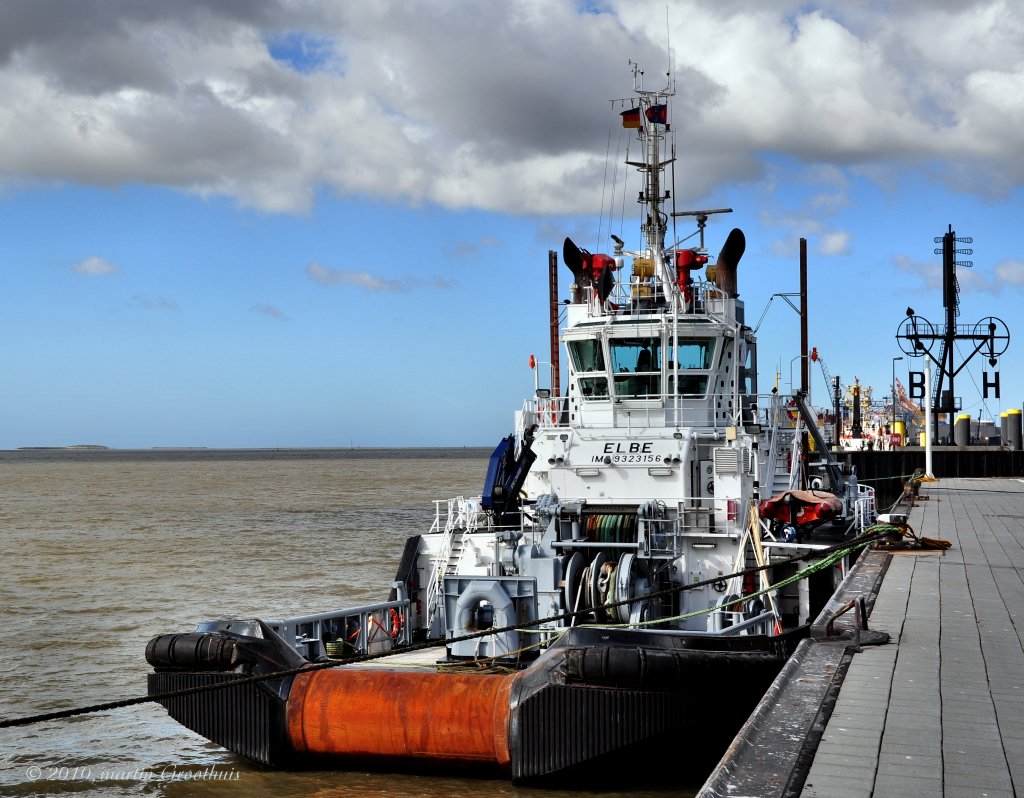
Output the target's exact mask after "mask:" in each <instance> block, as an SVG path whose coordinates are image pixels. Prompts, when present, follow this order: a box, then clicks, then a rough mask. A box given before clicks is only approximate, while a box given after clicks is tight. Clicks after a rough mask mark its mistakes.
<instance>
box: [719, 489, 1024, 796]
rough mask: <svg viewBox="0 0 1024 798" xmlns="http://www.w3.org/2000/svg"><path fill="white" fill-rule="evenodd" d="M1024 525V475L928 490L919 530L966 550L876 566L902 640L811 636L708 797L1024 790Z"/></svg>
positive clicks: (882, 603)
mask: <svg viewBox="0 0 1024 798" xmlns="http://www.w3.org/2000/svg"><path fill="white" fill-rule="evenodd" d="M1022 519H1024V480H1019V479H943V480H941V481H939V482H935V483H926V484H924V485H922V486H921V499H920V500H919V501H918V502H917V503H916V504H915V506H914V508H913V510H912V511H911V513H910V517H909V523H910V526H911V527H912V528H913V529H914V530H915V531H916V532H917V533H918V534H919V535H922V536H925V537H930V538H941V539H944V540H948V541H950V542H951V543H952V547H951V548H949V549H948V550H946V551H944V552H935V551H931V552H929V551H916V552H900V553H894V554H892V555H888V554H883V553H881V552H872V553H871V554H869V555H866V556H865V557H864V558H862V561H867V563H866V564H868V565H870V564H871V562H872V561H873V562H874V563H875V564H876V565H877V564H878V563H882V566H881V568H879V569H878V571H879V576H878V579H877V583H873V584H868V585H867V588H866V589H868V590H869V591H870V592H871V596H870V597H869V602H868V606H869V613H870V616H869V620H870V627H871V629H872V630H877V631H883V632H887V633H888V634H889V635H890V641H889V642H888V643H887V644H884V645H863V646H861V649H860V651H856V650H855V649H854V648H851V647H850V646H849V645H848V644H844V643H837V642H829V641H828V640H827V639H824V640H823V639H819V640H817V641H814V640H812V641H807V642H808V648H807V649H806V650H805V651H803V652H801V651H800V650H798V651H797V654H796V655H794V659H793V660H791V661H790V663H788V664H787V667H786V668H785V669H784V670H783V672H782V674H780V677H779V679H778V680H776V683H775V684H774V685H773V686H772V689H771V690H770V691H769V693H768V694H767V695H766V697H765V699H764V700H763V701H762V703H761V705H760V706H759V707H758V709H757V711H756V712H755V714H754V716H752V717H751V720H750V721H748V723H747V724H746V725H745V726H744V728H743V730H742V731H741V732H740V735H739V736H738V737H737V739H736V741H735V742H734V743H733V745H732V746H731V748H730V750H729V751H728V752H727V754H726V756H725V758H724V759H723V760H722V762H721V763H720V764H719V766H718V768H717V769H716V770H715V772H714V773H713V774H712V775H711V777H710V778H709V779H708V781H707V782H706V783H705V785H704V787H703V788H702V790H701V792H700V793H699V795H700V796H702V798H711V796H716V797H717V796H725V795H730V796H750V795H757V796H761V797H762V798H767V797H768V796H806V797H807V798H825V797H826V796H827V798H869V796H878V798H882V797H883V796H884V798H903V797H904V796H928V797H929V798H931V797H932V796H945V797H946V798H953V796H987V797H988V798H1002V797H1003V796H1017V795H1024V645H1022V640H1024V637H1022V635H1024V628H1021V626H1018V625H1017V621H1018V620H1021V619H1022V618H1024V523H1022ZM854 570H855V571H856V570H857V569H854Z"/></svg>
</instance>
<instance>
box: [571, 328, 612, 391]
mask: <svg viewBox="0 0 1024 798" xmlns="http://www.w3.org/2000/svg"><path fill="white" fill-rule="evenodd" d="M569 355H570V357H572V365H573V370H574V371H576V372H577V374H578V376H577V382H578V384H579V387H580V394H581V395H582V396H583V398H584V399H601V398H607V397H608V377H607V373H608V372H607V367H606V366H605V363H604V346H603V345H602V342H601V339H600V338H586V339H584V340H582V341H569ZM580 372H582V373H580ZM588 372H589V373H588ZM593 372H599V373H593Z"/></svg>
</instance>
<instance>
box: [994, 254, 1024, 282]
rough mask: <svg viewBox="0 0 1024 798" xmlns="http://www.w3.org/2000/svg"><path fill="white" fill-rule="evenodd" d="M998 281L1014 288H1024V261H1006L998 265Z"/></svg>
mask: <svg viewBox="0 0 1024 798" xmlns="http://www.w3.org/2000/svg"><path fill="white" fill-rule="evenodd" d="M996 279H998V280H999V281H1000V282H1003V283H1006V284H1008V285H1012V286H1024V261H1020V260H1004V261H1001V262H1000V263H997V264H996Z"/></svg>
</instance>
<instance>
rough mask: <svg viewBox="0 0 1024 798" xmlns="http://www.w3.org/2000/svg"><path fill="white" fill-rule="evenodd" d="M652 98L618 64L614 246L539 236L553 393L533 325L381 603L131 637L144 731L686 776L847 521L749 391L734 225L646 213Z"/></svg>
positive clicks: (663, 140)
mask: <svg viewBox="0 0 1024 798" xmlns="http://www.w3.org/2000/svg"><path fill="white" fill-rule="evenodd" d="M672 96H673V91H672V87H671V84H670V85H669V86H667V87H666V88H664V89H661V90H657V91H648V90H645V89H644V88H643V75H642V73H641V72H640V71H639V70H638V69H636V68H635V67H634V95H633V96H632V97H631V98H630V99H628V100H623V101H617V102H620V103H621V104H622V106H623V107H624V110H623V111H622V112H621V119H622V124H623V126H624V127H626V128H629V129H631V130H635V131H636V133H635V134H636V136H637V138H638V141H639V143H640V145H641V148H642V151H643V160H642V161H639V162H633V163H630V165H631V166H634V167H636V168H637V169H638V170H639V172H640V174H641V176H642V179H643V189H642V191H641V192H640V197H639V202H640V205H641V237H640V238H639V240H638V242H637V243H636V244H635V245H634V246H633V247H628V246H627V244H626V242H624V241H623V240H621V239H620V238H618V237H616V236H612V243H613V247H612V252H611V253H610V254H601V253H590V252H588V251H587V250H585V249H583V248H581V247H579V246H578V245H577V244H575V243H574V242H573V241H571V240H570V239H568V238H566V239H565V241H564V243H563V246H562V260H563V261H564V264H565V266H566V267H567V268H568V270H569V272H570V273H571V275H572V285H571V287H570V288H569V295H570V296H569V299H568V300H567V302H566V303H565V304H564V310H565V318H564V326H563V329H562V332H561V344H562V345H563V346H564V350H565V352H566V353H567V354H568V364H567V365H568V369H567V373H568V389H567V390H566V391H565V392H564V393H563V392H562V391H561V390H560V388H559V373H560V365H559V363H558V352H559V347H558V344H557V335H558V327H559V326H560V325H559V323H558V320H557V316H555V318H554V319H553V322H554V323H553V324H552V329H553V335H554V336H556V340H555V342H554V346H553V347H552V350H553V360H555V362H554V363H553V364H552V386H551V387H549V388H541V387H540V386H539V382H540V377H539V367H538V366H537V364H536V362H534V363H533V367H534V368H535V369H538V371H535V386H536V390H535V395H534V396H532V397H529V398H528V399H526V401H525V402H524V404H523V405H522V407H521V408H520V409H519V410H518V411H516V412H515V415H514V428H513V432H512V434H510V435H509V436H508V437H506V438H504V439H503V440H502V441H501V442H500V443H499V445H498V446H497V448H496V449H495V451H494V453H493V455H492V456H491V458H490V461H489V464H488V467H487V472H486V475H485V477H484V486H483V491H482V493H481V495H480V496H479V497H474V498H464V497H461V496H460V497H457V498H453V499H450V500H447V501H439V502H436V513H435V519H434V523H433V526H432V527H431V529H430V530H429V531H428V532H426V533H424V534H422V535H418V536H415V537H413V538H411V539H410V540H409V541H408V542H407V544H406V548H405V552H404V555H403V557H402V559H401V562H400V563H399V565H398V569H397V574H396V577H395V580H394V583H393V584H392V586H391V591H390V595H389V596H388V600H387V601H383V602H381V603H378V604H373V605H367V606H361V607H354V608H349V609H345V610H337V611H330V612H323V613H320V614H316V615H309V616H304V617H298V618H290V619H286V620H282V621H263V620H238V619H225V620H215V621H207V622H204V623H201V624H199V626H198V627H197V628H196V630H195V631H193V632H187V633H179V634H169V635H161V636H159V637H156V638H154V639H153V640H151V641H150V643H149V645H148V647H147V650H146V657H147V660H148V661H149V663H150V664H151V665H152V666H153V669H154V670H153V672H152V673H151V674H150V676H149V691H150V694H151V695H153V696H157V697H158V700H159V701H160V703H162V704H163V706H165V707H166V708H167V710H168V712H169V713H170V714H171V716H172V717H174V718H175V719H176V720H178V721H179V722H180V723H182V724H183V725H185V726H187V727H188V728H190V729H192V730H194V731H196V732H198V733H199V734H202V735H204V736H206V737H207V738H208V739H210V740H212V741H214V742H216V743H218V744H219V745H222V746H224V747H225V748H228V749H230V750H232V751H234V752H236V753H238V754H241V755H242V756H245V757H247V758H248V759H250V760H252V761H254V762H256V763H259V764H261V765H265V766H272V767H318V768H327V767H342V768H353V767H358V768H364V767H373V766H376V767H381V768H404V767H408V766H410V765H413V766H417V765H421V766H441V767H468V766H476V767H479V768H484V769H489V770H492V771H494V770H496V771H498V772H500V773H504V774H508V775H510V776H511V777H512V778H513V779H514V780H516V781H533V780H539V779H549V778H552V777H559V776H571V775H572V774H578V773H580V772H582V771H584V770H585V771H586V772H587V773H590V774H594V773H599V772H602V771H601V766H603V765H610V766H611V767H612V768H615V767H619V768H621V763H622V762H623V761H624V757H626V756H630V755H632V754H637V753H639V754H640V755H641V756H643V757H645V758H647V757H652V758H651V759H649V760H648V761H651V762H652V763H653V762H658V761H663V760H660V759H657V757H662V756H671V757H673V760H672V761H674V762H679V756H680V754H681V753H685V755H686V757H687V758H688V759H687V761H685V762H682V763H680V764H681V766H683V767H686V766H688V765H689V763H690V761H691V760H692V761H696V760H697V759H698V758H700V757H701V756H703V757H704V760H705V761H706V762H709V763H710V764H712V765H713V764H714V760H715V759H717V756H718V755H719V754H720V753H721V751H722V750H724V748H725V746H726V745H727V744H728V742H729V740H730V739H731V737H732V735H733V733H734V732H735V730H736V729H737V728H738V726H739V725H740V724H741V723H742V721H743V720H744V719H745V718H746V715H747V714H749V712H750V710H751V709H752V708H753V707H754V705H755V704H756V702H757V701H758V699H759V698H760V697H761V695H762V694H763V693H764V691H765V690H766V688H767V687H768V685H769V684H770V683H771V680H772V679H773V678H774V677H775V675H776V674H777V673H778V671H779V670H780V668H781V666H782V665H783V664H784V662H785V661H786V659H787V658H788V657H789V655H790V654H791V653H792V651H793V649H794V648H795V646H796V644H797V642H799V640H800V639H802V638H803V637H804V636H806V634H807V626H808V624H809V623H810V621H811V620H812V619H813V617H814V615H815V614H816V613H817V611H818V610H819V609H820V608H821V606H822V605H823V604H824V603H825V602H826V601H827V599H828V598H829V597H830V596H831V595H832V593H833V592H834V590H835V588H836V586H837V584H838V582H839V580H840V579H841V576H842V574H843V572H844V569H845V568H846V567H847V566H848V564H849V563H848V559H849V556H850V555H849V554H848V553H844V552H840V555H841V556H839V557H835V556H834V555H833V556H831V557H827V555H828V554H829V553H830V552H832V550H833V549H834V548H835V547H834V546H833V547H832V548H829V547H830V546H832V544H833V543H834V542H835V541H837V540H843V539H848V538H849V537H851V536H853V535H855V534H857V533H859V532H861V531H863V530H864V529H865V528H866V527H867V526H868V525H870V524H871V522H872V520H873V513H874V510H873V495H872V493H871V491H870V489H868V488H864V487H863V486H858V485H857V484H856V482H855V480H853V479H851V477H852V475H850V474H848V473H847V471H848V469H844V468H843V467H842V466H841V465H840V464H838V463H836V462H834V461H832V460H830V459H828V454H827V451H828V449H827V446H825V445H824V442H823V441H819V442H818V443H817V446H816V447H815V448H816V450H817V452H818V453H819V455H824V457H825V459H824V460H822V461H820V462H819V463H818V464H817V465H816V466H812V467H811V468H810V469H809V468H808V465H807V458H806V457H804V456H802V451H803V450H804V449H802V448H801V440H802V439H804V438H805V436H804V435H803V432H804V431H805V430H806V432H807V433H808V434H810V435H812V436H814V435H815V434H816V430H817V426H816V425H815V424H814V423H812V418H813V416H812V413H811V411H810V408H808V407H807V405H806V404H805V402H804V399H803V397H802V396H800V395H799V394H798V395H796V396H794V397H792V398H783V397H780V396H778V395H777V394H772V395H770V396H767V397H763V396H760V395H758V392H757V385H756V377H757V359H756V341H755V337H754V335H753V332H752V331H751V329H750V327H748V326H747V325H746V323H745V315H744V306H743V302H742V301H740V299H739V298H738V292H737V269H738V265H739V263H740V260H741V258H742V256H743V254H744V249H745V238H744V235H743V233H742V231H740V230H739V229H733V230H732V231H731V232H729V233H728V235H726V236H725V241H724V244H723V245H722V248H721V250H720V252H719V254H718V257H717V259H716V261H715V262H714V263H710V260H711V258H710V257H709V253H708V250H707V249H706V248H705V234H706V232H707V229H706V228H707V225H708V222H709V221H710V220H711V219H712V218H717V217H718V216H719V215H721V214H724V213H727V212H729V209H709V210H698V211H681V212H671V210H670V209H667V208H666V204H667V203H668V201H669V199H668V198H669V197H670V193H669V192H667V191H665V190H664V188H663V185H664V183H663V179H664V172H665V167H666V165H667V164H669V163H670V162H671V161H672V150H671V147H670V134H671V126H670V120H669V114H668V104H669V102H670V100H671V97H672ZM670 216H671V217H679V218H683V219H686V218H692V219H693V220H694V221H695V223H696V227H695V229H694V231H693V233H692V235H690V236H687V237H686V238H685V239H683V241H684V242H685V241H688V240H690V239H692V238H694V237H696V238H697V241H696V243H695V245H692V246H683V245H682V243H680V242H677V243H674V244H671V245H667V244H666V235H667V233H668V230H669V219H670ZM550 266H551V275H552V278H551V286H550V291H551V295H552V297H551V298H552V308H557V307H559V305H560V304H561V303H560V302H559V297H558V289H557V271H558V264H557V255H556V254H555V253H554V252H552V253H551V256H550ZM555 312H556V311H553V313H555ZM804 419H806V423H805V421H804ZM814 468H817V473H810V471H813V470H814ZM808 482H809V483H810V484H805V483H808ZM807 488H809V489H810V490H811V491H813V494H814V497H815V500H814V501H813V502H805V501H803V499H802V498H801V496H802V494H801V493H799V491H801V490H805V489H807ZM777 495H781V496H783V497H786V496H788V497H789V498H788V499H783V500H782V501H781V502H778V503H776V504H772V503H771V502H769V501H768V500H769V499H770V498H771V497H772V496H777ZM804 498H806V497H804ZM762 502H764V504H763V505H762V507H763V509H762V512H763V513H764V515H765V517H764V518H762V517H760V515H759V512H758V506H759V504H760V503H762ZM808 507H814V508H821V509H818V510H816V511H815V512H807V511H806V509H807V508H808ZM824 508H827V511H826V509H824ZM812 563H813V564H814V566H815V567H813V568H808V566H810V565H811V564H812ZM805 568H808V570H809V571H813V575H812V576H808V578H805V579H795V580H794V579H793V577H794V576H799V575H800V574H801V573H802V572H803V570H804V569H805ZM783 581H785V586H784V587H782V586H780V583H781V582H783ZM709 757H714V758H713V759H708V758H709ZM616 763H618V764H616Z"/></svg>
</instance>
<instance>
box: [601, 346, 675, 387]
mask: <svg viewBox="0 0 1024 798" xmlns="http://www.w3.org/2000/svg"><path fill="white" fill-rule="evenodd" d="M608 352H609V357H610V358H611V366H612V376H613V379H614V380H615V395H616V396H621V397H639V396H659V395H660V394H661V362H662V361H661V338H654V337H647V336H643V337H635V338H612V339H611V340H609V342H608Z"/></svg>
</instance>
